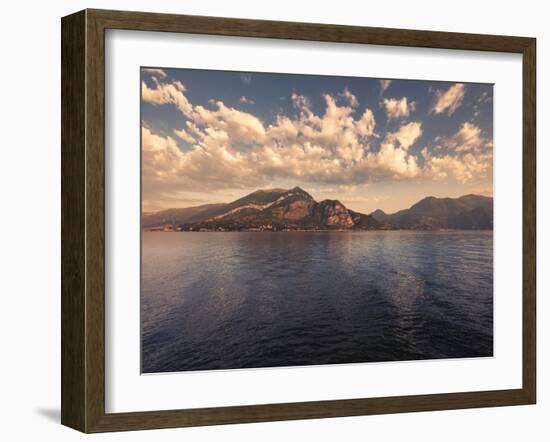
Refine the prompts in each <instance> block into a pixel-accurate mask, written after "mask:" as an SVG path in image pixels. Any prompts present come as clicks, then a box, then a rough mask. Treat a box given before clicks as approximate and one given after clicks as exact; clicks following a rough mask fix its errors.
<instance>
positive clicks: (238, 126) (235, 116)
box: [190, 101, 265, 144]
mask: <svg viewBox="0 0 550 442" xmlns="http://www.w3.org/2000/svg"><path fill="white" fill-rule="evenodd" d="M216 106H217V109H216V110H210V109H206V108H204V107H202V106H196V107H195V108H194V110H193V112H192V114H191V115H190V117H191V118H192V120H193V121H194V123H195V124H197V125H199V126H207V127H210V128H214V129H221V130H223V131H225V132H226V133H227V134H228V136H229V137H230V138H231V140H233V141H234V142H239V143H244V144H253V143H261V142H263V139H264V136H265V129H264V126H263V123H262V122H261V121H260V120H259V119H258V118H257V117H255V116H254V115H252V114H250V113H248V112H242V111H239V110H237V109H234V108H232V107H228V106H226V105H225V104H224V103H223V102H222V101H218V102H216Z"/></svg>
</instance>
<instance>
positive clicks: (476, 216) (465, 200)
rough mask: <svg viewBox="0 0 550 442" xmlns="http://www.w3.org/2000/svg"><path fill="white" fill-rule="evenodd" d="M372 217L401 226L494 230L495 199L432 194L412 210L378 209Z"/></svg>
mask: <svg viewBox="0 0 550 442" xmlns="http://www.w3.org/2000/svg"><path fill="white" fill-rule="evenodd" d="M371 216H372V217H374V218H375V219H376V220H378V221H380V222H383V223H388V224H391V225H392V226H394V227H396V228H399V229H492V228H493V198H491V197H487V196H481V195H464V196H461V197H460V198H435V197H433V196H429V197H427V198H424V199H422V200H420V201H419V202H417V203H416V204H414V205H413V206H411V207H410V208H409V209H405V210H400V211H399V212H396V213H394V214H391V215H388V214H386V213H384V212H383V211H381V210H376V211H374V212H372V213H371Z"/></svg>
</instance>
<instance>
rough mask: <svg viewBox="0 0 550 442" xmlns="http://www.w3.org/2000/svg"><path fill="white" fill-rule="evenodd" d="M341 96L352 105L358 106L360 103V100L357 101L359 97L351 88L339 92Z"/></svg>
mask: <svg viewBox="0 0 550 442" xmlns="http://www.w3.org/2000/svg"><path fill="white" fill-rule="evenodd" d="M339 95H340V96H341V97H344V99H345V100H347V102H348V103H349V105H350V106H351V107H357V105H358V104H359V101H357V97H356V96H355V95H353V94H352V93H351V92H350V91H349V89H344V90H343V92H340V94H339Z"/></svg>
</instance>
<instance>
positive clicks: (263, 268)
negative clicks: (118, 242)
mask: <svg viewBox="0 0 550 442" xmlns="http://www.w3.org/2000/svg"><path fill="white" fill-rule="evenodd" d="M492 253H493V234H492V232H486V231H482V232H480V231H478V232H461V231H456V232H416V231H391V232H380V231H376V232H279V233H270V232H228V233H210V232H204V233H198V232H186V233H183V232H180V233H162V232H149V233H143V235H142V294H141V321H142V371H143V372H145V373H152V372H165V371H182V370H213V369H229V368H245V367H274V366H294V365H312V364H333V363H351V362H375V361H400V360H412V359H438V358H462V357H483V356H492V354H493V258H492Z"/></svg>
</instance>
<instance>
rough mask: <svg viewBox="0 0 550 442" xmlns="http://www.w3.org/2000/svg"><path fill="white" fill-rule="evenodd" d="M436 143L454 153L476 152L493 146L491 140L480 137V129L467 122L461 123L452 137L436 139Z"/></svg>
mask: <svg viewBox="0 0 550 442" xmlns="http://www.w3.org/2000/svg"><path fill="white" fill-rule="evenodd" d="M436 142H438V143H440V145H441V146H443V147H446V148H447V149H449V150H454V151H456V152H466V151H478V150H480V149H484V148H490V147H492V146H493V142H492V140H490V139H487V138H485V137H484V136H483V135H482V131H481V128H479V127H478V126H476V125H475V124H473V123H470V122H468V121H466V122H464V123H462V125H461V126H460V128H459V129H458V131H457V132H456V133H455V134H454V135H453V136H452V137H438V138H436Z"/></svg>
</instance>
